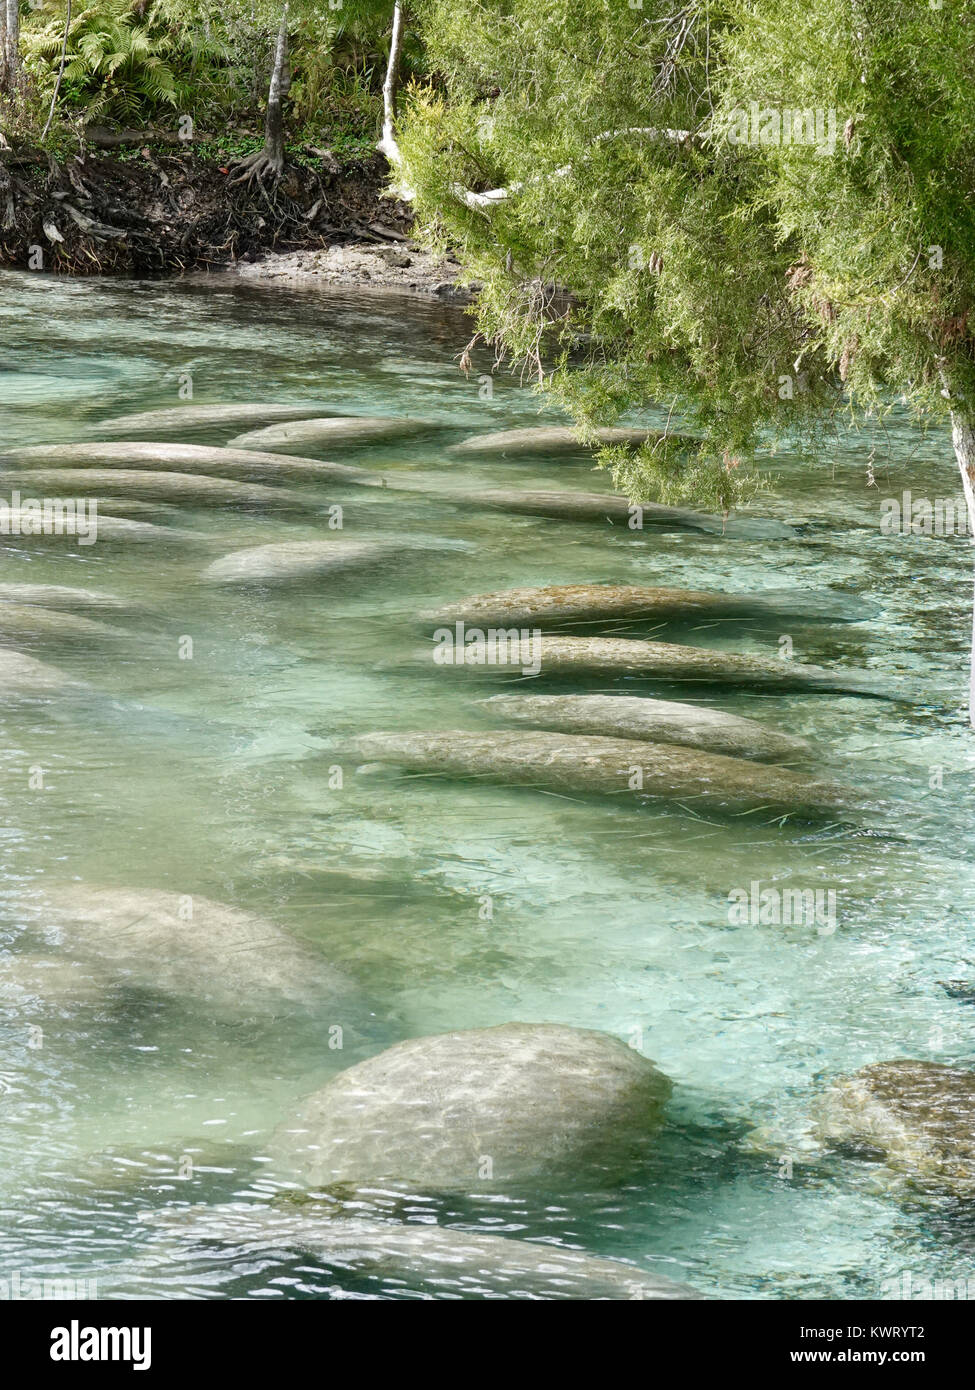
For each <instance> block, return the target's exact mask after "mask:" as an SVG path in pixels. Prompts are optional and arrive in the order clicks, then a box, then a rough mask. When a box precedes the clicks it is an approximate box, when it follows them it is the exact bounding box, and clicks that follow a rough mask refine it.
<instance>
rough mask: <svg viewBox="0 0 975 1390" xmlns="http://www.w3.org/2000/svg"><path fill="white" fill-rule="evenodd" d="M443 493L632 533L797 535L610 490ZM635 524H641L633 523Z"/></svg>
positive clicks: (752, 520) (463, 501)
mask: <svg viewBox="0 0 975 1390" xmlns="http://www.w3.org/2000/svg"><path fill="white" fill-rule="evenodd" d="M441 495H442V496H444V497H445V499H446V500H447V501H450V502H452V503H456V504H457V505H458V506H465V507H471V506H475V507H490V508H494V509H496V510H498V511H502V512H514V513H520V514H523V515H525V516H545V517H552V518H555V519H557V520H562V521H608V522H611V523H612V524H614V525H617V526H624V527H626V528H627V529H629V530H631V531H632V533H633V535H634V536H636V535H638V534H639V533H640V531H641V530H647V531H651V530H656V531H702V532H704V533H706V534H707V535H714V536H727V537H729V538H732V539H739V540H784V539H787V538H788V537H790V536H794V535H795V531H794V530H793V528H792V527H791V526H787V525H786V523H785V522H784V521H771V520H768V519H766V518H763V517H753V516H729V517H721V516H708V515H707V514H706V513H704V512H692V511H688V510H687V509H686V508H684V507H663V506H661V505H660V504H659V503H656V502H641V503H635V502H630V501H628V500H627V498H625V497H623V496H621V495H620V494H618V493H613V492H539V491H534V492H529V491H520V490H515V489H504V488H488V489H479V490H477V491H464V492H456V493H443V494H441ZM637 522H639V523H641V524H640V525H637V524H636V523H637ZM631 523H633V524H632V525H631Z"/></svg>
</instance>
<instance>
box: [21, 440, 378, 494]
mask: <svg viewBox="0 0 975 1390" xmlns="http://www.w3.org/2000/svg"><path fill="white" fill-rule="evenodd" d="M0 463H6V464H11V463H12V464H17V465H20V466H22V467H23V466H26V467H28V468H30V469H31V470H33V468H34V467H35V466H37V465H44V464H47V465H48V466H50V467H52V468H53V467H57V468H121V469H138V468H143V467H149V468H151V469H152V470H153V471H154V472H156V473H189V474H191V475H193V476H196V477H199V476H213V477H218V478H238V479H243V480H244V481H245V482H257V483H276V482H280V480H281V479H282V478H288V479H291V480H294V481H297V482H305V483H319V482H342V483H352V484H362V485H365V486H370V487H380V486H382V482H383V480H382V478H381V477H380V476H379V475H378V474H377V473H369V472H367V471H366V469H364V468H350V467H348V466H347V465H346V464H342V463H321V462H319V461H318V460H317V459H306V458H293V457H292V456H291V455H290V454H265V453H259V452H257V451H256V450H249V449H230V448H206V447H205V446H203V445H201V444H155V443H153V444H150V443H139V442H136V441H131V440H127V441H125V442H115V443H101V444H42V445H39V446H32V447H31V448H28V449H4V450H2V451H0ZM31 476H32V477H33V476H34V474H33V471H31ZM25 481H26V480H25V479H23V478H22V479H21V480H20V482H21V486H23V484H24V482H25Z"/></svg>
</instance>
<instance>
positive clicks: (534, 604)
mask: <svg viewBox="0 0 975 1390" xmlns="http://www.w3.org/2000/svg"><path fill="white" fill-rule="evenodd" d="M864 612H865V610H864V607H863V606H862V605H861V604H860V602H859V601H858V600H855V599H847V598H844V597H842V596H841V595H838V594H816V593H804V592H803V591H802V590H801V589H796V590H792V591H785V592H779V591H772V592H768V591H766V592H762V591H759V592H758V593H754V594H719V593H708V592H706V591H704V590H695V589H669V588H656V587H653V588H651V587H648V586H645V585H640V584H551V585H549V586H547V587H546V588H542V589H529V588H526V589H505V590H501V591H499V592H497V593H492V594H474V595H473V596H472V597H470V598H463V599H459V600H458V601H457V602H456V603H449V604H447V605H446V606H445V607H443V608H440V609H437V610H436V611H435V612H432V613H428V614H425V615H424V616H425V617H426V618H427V619H428V620H429V621H431V622H456V621H458V620H460V621H464V622H468V623H479V624H486V625H489V626H495V625H497V626H500V627H505V626H508V625H509V624H515V625H517V626H519V627H555V626H559V625H566V626H569V625H571V624H573V623H594V622H600V621H603V620H627V619H632V620H643V621H647V622H687V621H693V620H695V619H701V618H705V619H706V618H716V619H720V618H753V617H759V618H761V617H780V616H782V617H793V618H796V617H806V618H812V619H814V620H830V621H840V622H847V621H850V622H854V621H856V620H857V618H860V617H863V616H864Z"/></svg>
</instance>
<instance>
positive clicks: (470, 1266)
mask: <svg viewBox="0 0 975 1390" xmlns="http://www.w3.org/2000/svg"><path fill="white" fill-rule="evenodd" d="M142 1219H143V1221H147V1222H149V1223H151V1224H152V1225H153V1226H155V1227H157V1228H158V1229H162V1230H163V1231H166V1232H170V1233H172V1234H177V1235H183V1236H184V1237H185V1238H187V1239H190V1240H193V1241H201V1242H205V1243H209V1242H211V1241H213V1242H219V1243H226V1244H230V1245H233V1246H235V1247H237V1248H241V1249H246V1250H247V1251H248V1253H255V1254H256V1253H258V1252H263V1253H264V1254H265V1255H266V1253H267V1252H268V1251H271V1250H282V1251H283V1250H297V1251H302V1252H303V1253H305V1254H307V1255H310V1256H311V1257H312V1258H313V1259H315V1260H316V1261H317V1262H318V1263H319V1264H321V1265H323V1266H325V1267H326V1268H327V1269H328V1270H329V1271H332V1272H334V1274H335V1276H336V1277H337V1278H338V1279H341V1278H342V1277H343V1276H346V1277H350V1278H352V1279H355V1280H357V1281H358V1280H360V1279H362V1278H364V1277H365V1278H372V1279H375V1280H376V1281H377V1287H376V1289H375V1293H376V1294H381V1293H382V1292H383V1282H384V1281H385V1280H387V1279H389V1280H393V1281H395V1282H396V1283H397V1284H400V1283H402V1284H404V1285H405V1286H406V1287H408V1288H411V1289H412V1288H416V1287H419V1288H420V1289H429V1291H430V1293H431V1294H433V1295H434V1296H437V1295H439V1296H440V1297H444V1298H452V1299H460V1298H487V1299H497V1298H510V1299H525V1300H532V1301H534V1300H539V1301H546V1300H557V1299H577V1300H583V1299H585V1300H598V1301H605V1300H621V1299H631V1300H642V1299H671V1300H673V1299H703V1298H704V1295H703V1294H700V1293H698V1292H697V1290H696V1289H692V1288H691V1287H690V1286H689V1285H687V1284H682V1283H677V1282H676V1281H674V1280H672V1279H667V1278H665V1277H664V1276H663V1275H659V1274H651V1273H649V1272H648V1271H647V1270H644V1269H640V1267H639V1266H638V1265H630V1264H624V1263H623V1261H622V1260H610V1259H604V1258H602V1257H601V1256H598V1255H589V1254H586V1253H585V1252H584V1251H582V1250H571V1249H565V1248H563V1247H561V1246H556V1245H551V1244H548V1243H545V1244H541V1243H538V1242H534V1241H530V1240H519V1239H517V1238H516V1237H514V1236H499V1235H493V1234H491V1233H490V1232H487V1231H481V1230H477V1231H471V1230H459V1229H457V1228H456V1227H453V1226H431V1225H430V1224H429V1223H427V1222H424V1223H422V1224H419V1223H410V1224H401V1223H398V1222H393V1221H374V1220H369V1219H367V1218H363V1217H361V1216H339V1215H332V1214H331V1213H329V1212H328V1211H327V1210H326V1211H325V1212H322V1213H321V1214H312V1213H310V1212H309V1213H304V1212H296V1213H291V1212H289V1211H286V1210H280V1209H278V1208H277V1207H273V1206H257V1205H254V1204H245V1203H242V1202H231V1203H226V1204H223V1205H217V1206H205V1205H200V1206H192V1207H188V1208H181V1209H175V1210H173V1209H171V1210H168V1211H164V1212H153V1213H146V1214H144V1215H143V1217H142Z"/></svg>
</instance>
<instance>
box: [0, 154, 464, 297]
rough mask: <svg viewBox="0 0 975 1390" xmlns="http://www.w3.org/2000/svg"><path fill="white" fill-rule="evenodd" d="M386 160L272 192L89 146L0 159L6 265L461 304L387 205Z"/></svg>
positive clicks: (445, 270)
mask: <svg viewBox="0 0 975 1390" xmlns="http://www.w3.org/2000/svg"><path fill="white" fill-rule="evenodd" d="M386 172H387V166H386V162H385V160H384V159H383V158H382V156H381V155H378V154H376V155H371V156H368V157H365V158H356V159H353V160H350V161H348V162H346V163H344V164H343V163H340V162H339V161H338V160H336V159H335V157H334V156H333V155H331V154H330V153H329V152H327V151H322V152H318V153H317V154H316V155H315V156H314V157H310V158H309V161H308V162H307V163H302V164H292V165H289V166H288V168H287V169H286V171H285V176H284V178H283V179H282V180H281V182H280V184H279V185H278V186H277V187H276V188H275V189H273V190H271V189H267V190H265V189H263V188H262V187H260V186H259V185H257V184H246V183H238V182H235V175H236V170H235V168H234V166H233V165H232V164H228V163H223V164H222V163H220V162H219V161H218V160H215V159H204V158H201V157H200V156H199V155H197V154H194V153H193V152H192V151H187V150H183V149H180V148H172V147H169V146H165V145H162V146H161V145H158V144H146V145H144V146H141V147H136V148H126V147H124V146H123V147H120V148H114V149H108V150H106V149H102V148H92V147H91V146H83V147H82V148H81V150H80V151H79V153H77V154H72V155H70V156H67V157H65V158H63V159H61V160H56V159H54V158H53V156H50V155H48V154H46V153H44V152H43V151H38V150H32V149H24V148H20V149H13V150H0V265H5V266H13V267H19V268H22V269H32V270H44V271H47V272H48V273H53V274H64V275H92V274H112V275H140V276H153V275H173V274H185V273H187V272H193V271H214V270H232V271H235V272H238V273H241V274H244V275H246V276H247V277H248V278H249V279H253V280H255V281H268V282H270V283H288V284H291V285H300V286H302V287H310V288H314V287H316V286H318V285H334V284H341V285H356V284H368V285H369V286H371V287H372V288H376V289H385V288H390V289H397V290H403V291H406V292H414V293H416V292H418V293H424V294H435V295H438V296H439V297H442V298H448V299H455V298H459V297H461V296H460V295H459V292H457V291H455V290H454V289H453V286H452V282H453V279H454V276H455V274H456V267H454V266H452V265H449V264H444V263H438V262H436V261H434V260H433V258H431V257H429V256H428V255H426V254H425V253H423V252H420V251H418V250H416V249H414V248H413V247H411V246H410V244H409V232H410V226H411V221H412V215H411V210H410V208H409V206H408V205H407V204H404V203H401V202H397V201H396V200H394V199H390V198H385V197H383V188H384V184H385V179H386Z"/></svg>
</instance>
